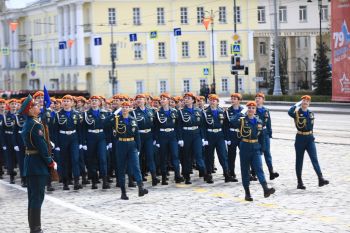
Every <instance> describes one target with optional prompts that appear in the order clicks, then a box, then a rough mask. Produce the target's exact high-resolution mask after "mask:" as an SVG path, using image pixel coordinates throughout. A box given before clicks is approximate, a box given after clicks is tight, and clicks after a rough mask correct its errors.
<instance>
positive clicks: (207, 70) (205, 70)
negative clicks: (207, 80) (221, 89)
mask: <svg viewBox="0 0 350 233" xmlns="http://www.w3.org/2000/svg"><path fill="white" fill-rule="evenodd" d="M203 75H204V76H207V75H209V68H203Z"/></svg>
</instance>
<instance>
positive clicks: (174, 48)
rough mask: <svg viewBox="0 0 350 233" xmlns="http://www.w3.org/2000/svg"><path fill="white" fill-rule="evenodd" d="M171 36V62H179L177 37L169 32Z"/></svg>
mask: <svg viewBox="0 0 350 233" xmlns="http://www.w3.org/2000/svg"><path fill="white" fill-rule="evenodd" d="M169 34H170V62H174V63H176V62H177V46H176V36H174V33H173V32H169Z"/></svg>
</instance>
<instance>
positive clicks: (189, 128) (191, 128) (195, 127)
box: [183, 126, 198, 130]
mask: <svg viewBox="0 0 350 233" xmlns="http://www.w3.org/2000/svg"><path fill="white" fill-rule="evenodd" d="M183 129H184V130H196V129H198V126H192V127H183Z"/></svg>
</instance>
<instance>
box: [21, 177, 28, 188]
mask: <svg viewBox="0 0 350 233" xmlns="http://www.w3.org/2000/svg"><path fill="white" fill-rule="evenodd" d="M21 186H22V187H23V188H27V178H26V177H21Z"/></svg>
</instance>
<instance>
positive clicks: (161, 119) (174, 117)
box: [155, 93, 183, 185]
mask: <svg viewBox="0 0 350 233" xmlns="http://www.w3.org/2000/svg"><path fill="white" fill-rule="evenodd" d="M169 100H170V95H169V94H167V93H163V94H161V95H160V103H161V106H162V107H161V108H160V109H159V111H157V112H156V120H155V124H156V127H155V134H156V141H157V144H159V146H160V151H159V153H160V166H161V174H162V185H167V184H168V182H167V172H168V171H167V167H168V158H169V155H170V158H171V164H172V166H173V167H174V171H175V178H174V179H175V182H176V183H181V182H182V181H183V178H182V177H181V175H180V161H179V148H178V137H179V136H178V134H179V131H178V130H179V129H178V123H179V122H178V121H179V118H178V113H177V110H176V109H174V108H170V107H169Z"/></svg>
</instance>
